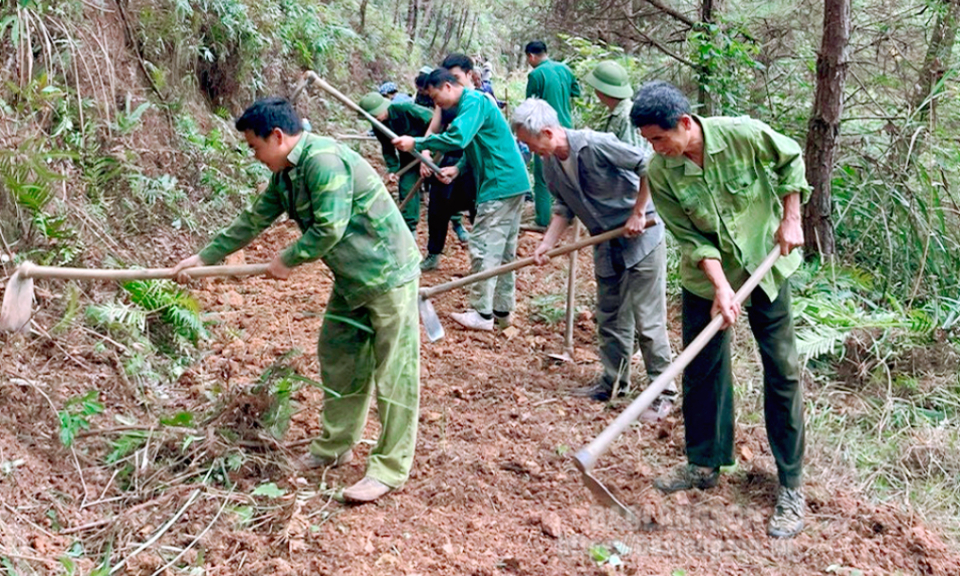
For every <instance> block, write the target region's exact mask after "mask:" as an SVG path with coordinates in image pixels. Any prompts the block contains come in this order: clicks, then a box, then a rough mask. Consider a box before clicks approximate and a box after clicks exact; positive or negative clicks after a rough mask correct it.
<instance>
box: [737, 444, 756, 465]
mask: <svg viewBox="0 0 960 576" xmlns="http://www.w3.org/2000/svg"><path fill="white" fill-rule="evenodd" d="M740 455H741V456H743V459H744V461H746V462H749V461H750V460H753V450H751V449H750V448H748V447H746V446H744V447H742V448H740Z"/></svg>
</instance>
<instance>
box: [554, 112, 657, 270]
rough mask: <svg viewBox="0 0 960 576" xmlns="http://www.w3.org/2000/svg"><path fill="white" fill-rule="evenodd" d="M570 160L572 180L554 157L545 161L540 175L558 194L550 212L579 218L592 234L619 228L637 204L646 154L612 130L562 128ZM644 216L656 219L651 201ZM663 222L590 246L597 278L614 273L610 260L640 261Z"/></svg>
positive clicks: (651, 248) (653, 245) (653, 244)
mask: <svg viewBox="0 0 960 576" xmlns="http://www.w3.org/2000/svg"><path fill="white" fill-rule="evenodd" d="M565 132H566V134H567V142H568V143H569V145H570V156H569V159H570V161H571V162H572V164H573V165H574V166H576V167H577V170H576V181H574V178H571V175H570V174H568V172H567V171H565V170H564V169H563V165H562V162H561V161H560V160H559V159H558V158H556V157H555V156H550V157H548V158H545V159H544V161H543V177H544V180H546V181H547V187H548V188H549V189H550V193H551V194H553V196H554V197H555V198H556V200H557V201H556V202H555V203H554V205H553V212H554V214H557V215H559V216H563V217H564V218H566V219H567V220H572V219H573V218H574V216H575V217H577V218H579V219H580V221H581V222H583V225H584V226H586V227H587V230H589V231H590V234H591V235H596V234H600V233H603V232H606V231H608V230H613V229H614V228H619V227H620V226H623V225H624V224H625V223H626V222H627V220H628V219H629V218H630V214H631V213H632V212H633V208H634V206H635V205H636V203H637V193H638V191H639V188H640V177H641V176H643V174H644V173H645V172H646V168H647V161H648V160H649V158H648V157H647V154H646V153H645V152H644V151H643V150H642V149H640V148H636V147H634V146H630V145H628V144H625V143H623V142H621V141H620V140H619V139H617V137H616V136H614V135H613V134H605V133H600V132H594V131H593V130H565ZM645 214H646V217H647V219H648V220H650V219H653V218H655V217H656V210H655V209H654V206H653V202H649V203H648V204H647V206H646V210H645ZM663 234H664V229H663V224H662V223H660V222H657V224H655V225H654V226H651V227H650V228H647V230H646V232H644V233H643V234H641V235H640V236H637V237H635V238H619V239H617V240H612V241H609V242H602V243H600V244H598V245H597V246H596V247H595V248H594V262H595V270H596V274H597V276H600V277H609V276H614V275H615V274H616V269H615V267H614V260H615V259H619V258H622V259H623V265H624V266H625V267H627V268H629V267H631V266H634V265H636V264H637V263H638V262H640V261H641V260H643V259H644V258H645V257H646V256H647V254H649V253H650V252H651V251H652V250H653V249H654V248H656V247H657V246H658V245H659V244H660V242H662V241H663Z"/></svg>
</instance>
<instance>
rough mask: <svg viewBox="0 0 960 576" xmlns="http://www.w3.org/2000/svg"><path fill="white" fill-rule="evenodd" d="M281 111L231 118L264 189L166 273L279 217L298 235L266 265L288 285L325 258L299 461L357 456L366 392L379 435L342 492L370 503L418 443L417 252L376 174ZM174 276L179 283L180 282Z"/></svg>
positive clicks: (396, 483) (278, 101)
mask: <svg viewBox="0 0 960 576" xmlns="http://www.w3.org/2000/svg"><path fill="white" fill-rule="evenodd" d="M300 126H301V125H300V118H299V117H298V115H297V113H296V111H295V110H294V109H293V107H292V106H291V105H290V103H289V102H287V101H286V100H284V99H282V98H266V99H264V100H259V101H257V102H255V103H254V104H253V105H252V106H250V108H248V109H247V110H246V111H245V112H244V113H243V115H242V116H241V117H240V118H239V119H238V120H237V122H236V128H237V130H239V131H240V132H243V134H244V137H245V138H246V140H247V143H248V144H249V146H250V148H251V149H252V150H253V152H254V156H255V157H256V158H257V160H259V161H260V162H262V163H263V164H264V165H266V166H267V168H269V169H270V171H271V172H273V176H272V177H271V179H270V183H269V185H268V186H267V188H266V190H265V191H264V192H263V193H262V194H261V195H260V196H259V197H257V198H256V200H255V201H254V202H253V204H252V206H250V207H249V208H247V209H246V210H244V211H243V212H242V213H241V214H240V215H239V216H238V217H237V218H236V219H235V220H234V221H233V223H232V224H230V226H228V227H227V228H226V229H225V230H223V231H222V232H220V233H219V234H217V235H216V236H215V237H214V238H213V240H211V241H210V242H209V243H208V244H207V246H206V247H205V248H204V249H203V250H201V251H200V252H199V253H198V254H195V255H193V256H191V257H189V258H186V259H184V260H183V261H181V262H180V263H179V264H177V266H176V267H175V268H174V273H175V274H179V273H180V271H182V270H184V269H186V268H191V267H193V266H202V265H209V264H214V263H216V262H218V261H220V260H221V259H223V258H224V257H225V256H227V255H228V254H230V253H232V252H234V251H236V250H239V249H241V248H243V247H244V246H246V245H247V244H248V243H249V242H250V241H251V240H253V239H254V238H255V237H256V236H257V235H258V234H260V232H262V231H263V230H264V229H266V228H267V227H268V226H270V224H271V223H272V222H273V221H274V220H276V219H277V218H278V217H279V216H280V215H282V214H286V215H288V216H289V217H290V218H291V219H293V220H294V221H295V222H296V223H297V225H298V226H299V227H300V230H301V232H302V233H303V235H302V236H301V237H300V239H299V240H297V241H296V242H293V243H292V244H291V245H289V246H287V247H286V248H285V249H284V250H283V251H281V252H280V253H279V254H278V255H277V256H276V257H275V258H274V259H273V260H272V261H271V262H270V265H269V267H268V268H267V275H268V276H269V277H271V278H276V279H280V280H285V279H286V278H287V277H288V276H289V275H290V273H291V269H292V268H294V267H296V266H299V265H300V264H304V263H306V262H312V261H314V260H318V259H322V260H323V262H324V263H325V264H326V265H327V267H328V268H330V270H331V271H332V272H333V275H334V283H333V290H332V293H331V295H330V300H329V302H328V303H327V309H326V313H325V315H324V320H323V326H322V327H321V329H320V337H319V341H318V343H317V356H318V358H319V360H320V375H321V378H322V381H323V385H324V386H325V394H324V401H323V413H322V414H323V432H322V433H321V436H320V438H319V439H317V440H315V441H314V442H313V444H311V446H310V451H309V453H308V454H306V455H305V457H304V458H302V459H301V462H300V463H301V465H302V466H304V467H308V468H316V467H322V466H338V465H341V464H345V463H346V462H349V461H350V460H351V459H352V458H353V451H352V449H353V446H354V444H356V443H357V442H358V441H359V440H360V438H361V434H362V433H363V428H364V423H365V422H366V418H367V411H368V408H369V405H370V398H371V395H372V394H376V397H377V412H378V414H379V416H380V423H381V432H380V438H379V439H378V441H377V444H376V446H374V447H373V449H372V450H371V452H370V458H369V460H368V462H367V471H366V475H365V476H364V478H363V479H362V480H360V481H359V482H357V483H356V484H354V485H353V486H351V487H349V488H347V489H346V490H345V491H344V493H343V496H344V498H345V499H346V500H347V501H350V502H357V503H360V502H371V501H373V500H376V499H377V498H379V497H381V496H383V495H384V494H386V493H387V492H389V491H391V490H393V489H396V488H398V487H400V486H401V485H402V484H403V483H404V482H405V481H406V480H407V477H408V476H409V473H410V467H411V466H412V464H413V453H414V447H415V444H416V437H417V416H418V411H419V380H420V351H419V347H420V326H419V320H418V317H417V277H418V275H419V262H420V253H419V251H418V250H417V246H416V243H415V242H414V240H413V236H411V235H410V232H409V230H407V228H406V226H404V223H403V218H402V217H401V216H400V211H399V210H397V206H396V203H394V201H393V199H392V198H390V194H389V193H388V192H387V189H386V188H385V187H384V185H383V182H382V181H381V180H380V178H379V177H378V175H377V173H376V172H375V171H374V169H373V168H372V167H371V166H370V164H368V163H367V161H366V160H364V159H363V158H362V157H361V156H360V155H359V154H357V153H356V152H354V151H352V150H350V149H349V148H347V147H345V146H341V145H339V144H338V143H337V142H336V141H335V140H332V139H330V138H322V137H319V136H316V135H313V134H310V133H305V132H302V131H301V127H300ZM181 279H182V277H181Z"/></svg>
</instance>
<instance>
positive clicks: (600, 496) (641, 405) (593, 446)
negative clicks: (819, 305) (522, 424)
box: [573, 244, 780, 527]
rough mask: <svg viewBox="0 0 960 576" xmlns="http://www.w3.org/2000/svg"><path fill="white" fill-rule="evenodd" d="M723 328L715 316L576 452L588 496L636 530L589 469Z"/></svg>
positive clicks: (746, 290)
mask: <svg viewBox="0 0 960 576" xmlns="http://www.w3.org/2000/svg"><path fill="white" fill-rule="evenodd" d="M779 257H780V245H779V244H777V245H775V246H774V247H773V250H771V251H770V253H769V254H767V257H766V258H764V260H763V262H761V263H760V266H758V267H757V269H756V270H755V271H754V272H753V274H751V275H750V278H748V279H747V281H746V282H745V283H744V284H743V286H741V287H740V289H739V290H737V293H736V295H735V296H734V301H735V302H736V303H737V304H740V305H742V304H743V303H744V302H745V301H746V300H747V298H749V297H750V294H751V293H752V292H753V290H754V289H755V288H756V287H757V286H758V285H759V284H760V281H761V280H763V277H764V276H766V274H767V272H769V271H770V269H771V268H773V265H774V264H775V263H776V262H777V259H778V258H779ZM721 326H723V317H722V316H721V315H719V314H717V315H716V316H714V318H713V320H711V321H710V323H709V324H707V327H706V328H704V329H703V331H701V332H700V334H699V335H698V336H697V337H696V338H695V339H694V340H693V342H691V343H690V345H689V346H687V347H686V349H684V351H683V352H682V353H680V355H679V356H677V358H676V360H674V361H673V363H671V364H670V366H668V367H667V369H666V370H664V371H663V373H662V374H660V376H658V377H657V378H656V379H655V380H654V381H653V382H651V383H650V385H649V386H647V388H646V390H644V391H643V393H642V394H640V396H639V397H637V399H636V400H634V401H633V402H631V403H630V405H629V406H627V409H626V410H624V411H623V412H622V413H621V414H620V415H619V416H617V419H616V420H614V421H613V422H612V423H611V424H610V425H609V426H607V427H606V428H605V429H604V430H603V432H601V433H600V435H599V436H597V437H596V438H595V439H594V440H593V442H591V443H590V444H588V445H587V446H586V447H584V448H582V449H580V451H579V452H577V453H576V455H574V457H573V461H574V464H576V466H577V468H578V469H579V470H580V472H581V475H582V477H583V482H584V484H586V485H587V488H588V489H589V490H590V492H592V493H593V495H594V497H595V498H596V499H597V501H598V502H600V503H601V504H603V505H605V506H609V507H610V508H613V509H614V511H616V512H617V513H618V514H619V515H620V516H621V517H623V518H624V519H626V520H627V521H628V522H630V523H631V524H632V525H634V526H636V527H640V521H639V519H638V518H637V515H636V514H634V513H633V510H631V509H630V508H629V507H627V506H626V505H624V504H623V503H622V502H620V501H619V500H617V497H616V496H614V494H613V492H611V491H610V490H609V489H608V488H607V487H606V486H604V485H603V483H602V482H600V480H598V479H597V478H596V477H595V476H593V474H592V471H593V467H594V466H595V465H596V464H597V460H598V459H599V458H600V457H601V456H603V454H604V453H605V452H606V451H607V449H609V448H610V444H612V443H613V441H614V440H616V439H617V438H618V437H619V436H620V434H622V433H623V431H624V430H626V429H627V428H628V427H629V426H630V425H631V424H633V422H634V420H636V419H637V418H638V417H639V416H640V414H642V413H643V411H644V410H646V409H647V408H648V407H649V406H650V404H651V403H653V401H654V400H655V399H656V397H657V396H659V395H660V393H661V392H663V391H664V389H665V388H666V387H667V386H668V385H669V384H670V382H672V381H673V379H674V378H676V377H677V376H679V375H680V373H681V372H682V371H683V369H684V368H686V367H687V365H688V364H690V362H691V361H692V360H693V359H694V358H695V357H696V356H697V354H699V353H700V351H701V350H703V348H704V347H705V346H706V345H707V343H708V342H709V341H710V339H711V338H713V337H714V336H715V335H716V334H717V332H719V331H720V327H721Z"/></svg>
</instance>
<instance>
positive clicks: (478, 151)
mask: <svg viewBox="0 0 960 576" xmlns="http://www.w3.org/2000/svg"><path fill="white" fill-rule="evenodd" d="M457 109H458V112H457V116H456V118H454V119H453V121H452V122H450V125H449V126H448V127H447V129H446V131H444V132H442V133H440V134H431V135H430V136H426V137H424V138H415V139H414V141H415V142H416V147H417V150H434V151H437V152H453V151H454V150H463V151H464V156H465V157H466V159H467V162H469V163H470V167H471V168H473V171H474V174H475V175H476V179H477V203H478V204H482V203H483V202H489V201H491V200H500V199H503V198H511V197H513V196H519V195H521V194H526V193H527V192H528V191H529V190H530V177H529V176H528V175H527V168H526V166H524V163H523V157H522V156H520V148H518V147H517V141H516V140H514V139H513V134H511V133H510V127H509V126H507V121H506V120H504V118H503V115H502V114H501V113H500V110H499V109H498V108H497V105H496V104H494V103H493V102H492V100H491V99H490V98H488V97H487V95H486V94H484V93H483V92H480V91H479V90H468V89H464V91H463V95H462V96H461V97H460V102H459V103H458V104H457Z"/></svg>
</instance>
